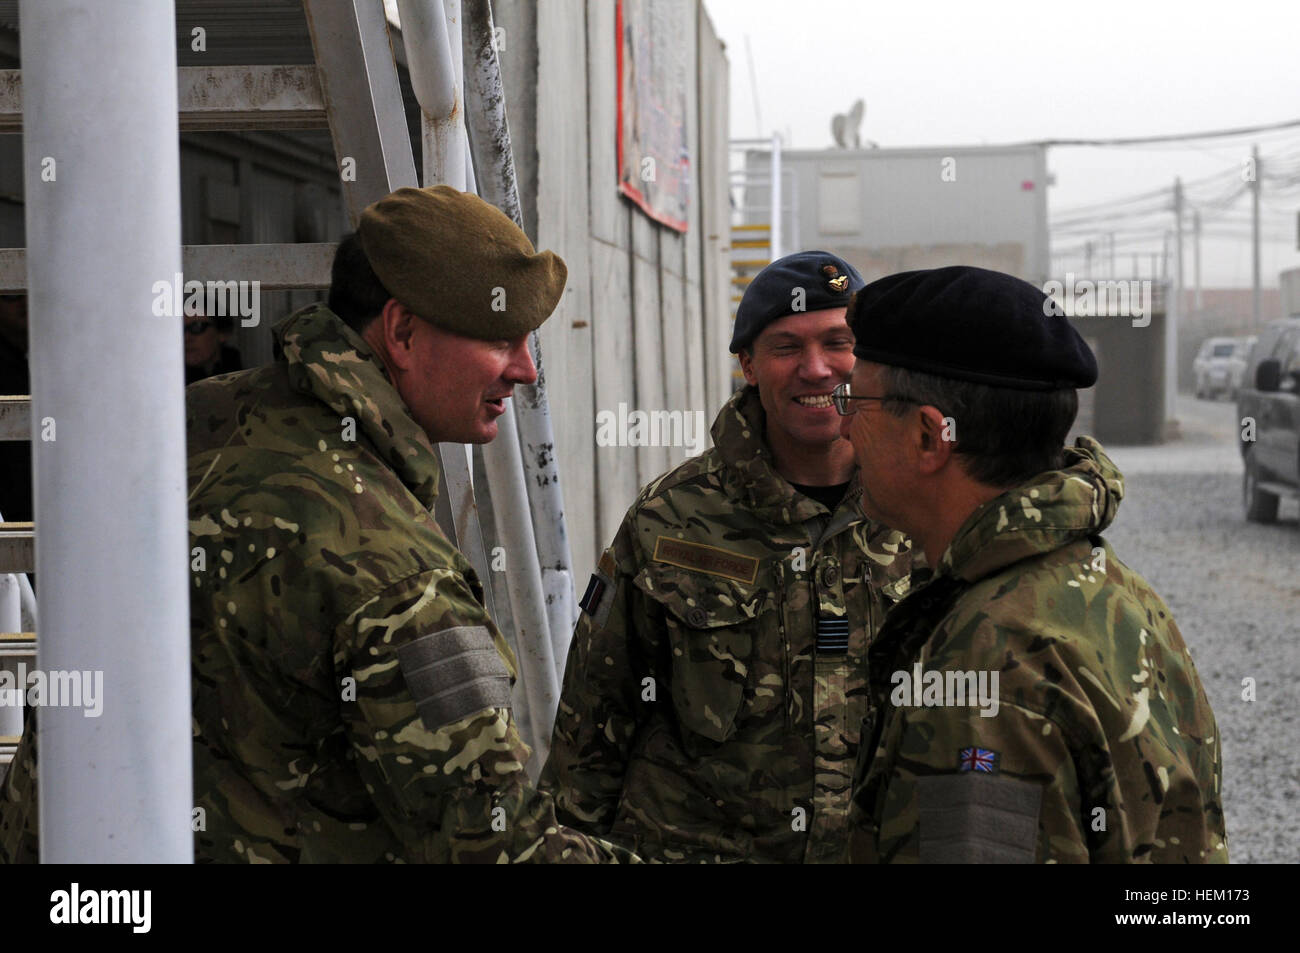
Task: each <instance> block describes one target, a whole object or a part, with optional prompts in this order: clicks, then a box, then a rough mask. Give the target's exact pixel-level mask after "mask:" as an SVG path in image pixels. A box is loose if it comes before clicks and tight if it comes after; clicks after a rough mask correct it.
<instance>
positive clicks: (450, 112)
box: [397, 0, 465, 192]
mask: <svg viewBox="0 0 1300 953" xmlns="http://www.w3.org/2000/svg"><path fill="white" fill-rule="evenodd" d="M453 7H454V10H453ZM397 11H398V16H400V17H401V21H402V44H403V45H404V46H405V47H406V63H407V69H408V70H409V71H410V75H411V89H412V90H413V91H414V92H415V98H416V99H417V100H418V101H419V103H420V111H421V112H422V113H423V118H422V122H421V128H422V131H423V143H424V185H425V186H430V185H450V186H452V187H453V188H456V189H460V190H461V191H462V192H463V191H465V110H464V99H463V97H462V96H461V91H460V90H461V87H460V83H459V81H458V76H457V73H456V64H457V62H458V61H459V59H460V27H459V23H460V0H447V7H446V8H445V9H444V7H443V5H442V3H440V2H438V0H397ZM453 14H454V19H455V22H456V23H457V24H458V26H457V28H456V31H455V33H454V35H453V34H450V33H449V31H448V29H447V25H448V20H450V19H452V18H453Z"/></svg>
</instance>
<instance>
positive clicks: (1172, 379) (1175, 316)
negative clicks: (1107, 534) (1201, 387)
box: [1165, 178, 1183, 434]
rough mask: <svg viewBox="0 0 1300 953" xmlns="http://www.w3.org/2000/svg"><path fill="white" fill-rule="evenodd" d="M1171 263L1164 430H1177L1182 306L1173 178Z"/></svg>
mask: <svg viewBox="0 0 1300 953" xmlns="http://www.w3.org/2000/svg"><path fill="white" fill-rule="evenodd" d="M1174 254H1175V255H1177V256H1178V260H1177V262H1176V263H1175V265H1174V287H1173V294H1171V295H1169V297H1168V298H1167V299H1166V302H1165V322H1166V327H1165V420H1166V421H1168V424H1167V425H1166V430H1167V431H1168V432H1169V433H1171V434H1172V433H1176V432H1177V431H1176V430H1175V429H1174V428H1175V427H1176V426H1177V424H1176V422H1175V417H1174V414H1175V413H1176V410H1175V407H1176V404H1177V400H1178V323H1179V320H1180V319H1181V317H1182V310H1183V180H1182V179H1181V178H1175V179H1174Z"/></svg>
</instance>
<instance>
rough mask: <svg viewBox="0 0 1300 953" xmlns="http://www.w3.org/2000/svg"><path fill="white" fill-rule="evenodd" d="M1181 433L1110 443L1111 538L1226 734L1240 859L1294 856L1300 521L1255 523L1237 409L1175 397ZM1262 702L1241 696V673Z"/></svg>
mask: <svg viewBox="0 0 1300 953" xmlns="http://www.w3.org/2000/svg"><path fill="white" fill-rule="evenodd" d="M1178 413H1179V419H1180V421H1181V423H1182V425H1183V439H1181V440H1180V441H1178V442H1177V443H1175V444H1169V445H1166V446H1164V447H1141V448H1136V447H1135V448H1124V447H1115V448H1107V451H1108V452H1109V453H1110V454H1111V456H1112V459H1114V460H1115V462H1116V464H1117V465H1118V466H1119V467H1120V469H1121V470H1122V471H1123V472H1124V474H1125V477H1126V484H1127V488H1126V495H1125V498H1124V502H1123V503H1122V504H1121V505H1120V509H1119V516H1118V518H1117V519H1116V522H1115V524H1114V525H1113V526H1112V527H1111V529H1110V530H1109V531H1108V532H1107V533H1106V536H1107V538H1108V539H1109V540H1110V542H1111V544H1112V545H1113V546H1114V547H1115V550H1116V552H1117V553H1118V554H1119V556H1120V558H1121V559H1123V560H1124V561H1125V562H1126V563H1128V564H1129V565H1130V566H1131V567H1133V568H1134V569H1135V570H1137V571H1138V572H1139V573H1141V574H1142V575H1143V576H1145V577H1146V578H1147V580H1148V581H1150V583H1151V584H1152V585H1153V586H1154V587H1155V589H1156V591H1157V592H1159V593H1160V595H1161V596H1162V597H1163V598H1164V600H1165V601H1166V602H1167V603H1169V606H1170V608H1171V609H1172V610H1173V614H1174V618H1175V619H1176V620H1177V621H1178V625H1179V628H1180V629H1181V630H1182V633H1183V638H1184V639H1185V640H1186V641H1187V645H1188V648H1189V650H1190V651H1191V653H1192V657H1193V659H1194V660H1195V662H1196V667H1197V670H1198V671H1199V672H1200V675H1201V681H1202V682H1203V683H1204V685H1205V690H1206V692H1207V694H1208V695H1209V697H1210V704H1211V705H1212V706H1213V708H1214V714H1215V717H1216V719H1217V720H1218V723H1219V732H1220V734H1221V736H1222V741H1223V804H1224V811H1225V813H1226V814H1227V823H1228V852H1229V856H1230V858H1231V860H1232V861H1233V862H1234V863H1295V862H1296V861H1297V860H1300V846H1298V845H1300V837H1297V834H1296V820H1297V815H1298V812H1300V796H1298V792H1300V744H1298V742H1300V730H1298V725H1297V722H1298V719H1300V714H1298V712H1300V688H1298V687H1297V682H1298V681H1300V525H1297V524H1298V520H1297V512H1296V511H1297V506H1296V504H1295V503H1294V502H1292V503H1290V504H1289V505H1287V504H1284V507H1283V510H1282V512H1281V516H1280V519H1279V522H1278V523H1277V524H1276V525H1272V526H1262V525H1257V524H1254V523H1247V522H1246V521H1245V518H1244V516H1243V514H1242V506H1241V476H1240V474H1241V464H1240V459H1239V455H1238V454H1237V450H1236V446H1235V444H1234V443H1233V440H1234V436H1235V434H1234V429H1233V428H1234V421H1233V413H1234V412H1233V408H1232V406H1231V405H1229V404H1226V403H1222V404H1216V403H1213V402H1210V401H1197V400H1193V399H1191V398H1187V399H1185V400H1182V401H1180V403H1179V407H1178ZM1247 677H1249V678H1253V679H1254V680H1255V692H1256V700H1255V701H1253V702H1248V701H1244V700H1243V699H1242V691H1243V688H1242V679H1244V678H1247Z"/></svg>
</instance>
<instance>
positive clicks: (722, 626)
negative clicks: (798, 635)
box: [637, 570, 782, 754]
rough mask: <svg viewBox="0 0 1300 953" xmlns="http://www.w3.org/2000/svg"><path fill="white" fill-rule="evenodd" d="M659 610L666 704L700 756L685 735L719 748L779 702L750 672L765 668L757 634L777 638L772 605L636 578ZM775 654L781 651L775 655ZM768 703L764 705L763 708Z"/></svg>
mask: <svg viewBox="0 0 1300 953" xmlns="http://www.w3.org/2000/svg"><path fill="white" fill-rule="evenodd" d="M637 585H638V586H639V587H640V588H642V590H643V591H645V592H646V594H647V595H649V596H650V597H651V598H652V599H654V601H655V602H656V603H657V604H658V605H659V607H660V608H662V610H663V619H664V629H665V635H666V641H667V643H668V651H669V654H670V656H671V660H672V703H673V708H674V710H675V711H676V714H677V720H678V722H679V724H680V725H681V727H682V728H683V729H685V731H684V732H683V741H684V742H685V743H686V745H687V747H688V748H691V749H694V750H693V753H695V754H699V753H702V752H701V751H700V750H699V748H700V746H699V744H698V743H697V742H696V739H693V738H689V737H686V732H689V733H691V734H693V735H697V736H700V737H702V738H704V739H708V740H709V741H711V742H715V743H720V742H724V741H729V740H731V739H732V738H733V737H734V736H735V734H736V730H737V724H738V722H740V721H742V720H743V719H744V718H745V717H748V716H749V715H752V714H754V713H755V712H756V711H757V710H760V709H763V708H766V707H776V706H778V705H779V703H780V698H781V694H782V693H781V691H780V685H775V686H773V685H770V684H762V683H763V682H768V681H769V680H768V679H764V678H762V677H761V673H759V672H756V666H757V667H759V668H764V667H765V666H764V665H763V660H762V658H761V656H762V654H763V652H764V651H765V650H767V651H770V649H771V647H768V646H765V644H764V643H765V642H766V641H775V639H772V640H765V639H764V638H763V633H764V632H765V631H767V630H769V629H770V630H772V631H773V632H775V631H776V630H777V628H778V627H777V623H776V620H775V618H774V613H773V608H774V600H773V599H772V597H771V595H770V594H769V593H767V592H764V591H762V590H757V589H755V588H753V587H746V586H740V585H733V584H731V583H729V582H727V581H726V580H721V579H716V578H714V577H709V576H700V575H698V574H694V573H689V572H679V571H675V570H674V571H672V572H657V573H655V574H654V575H653V576H650V575H648V574H643V575H642V576H641V577H639V578H638V579H637ZM778 651H779V648H778ZM769 701H770V702H771V705H770V706H769V705H768V704H767V703H768V702H769Z"/></svg>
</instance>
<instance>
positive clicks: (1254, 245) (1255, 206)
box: [1250, 145, 1259, 331]
mask: <svg viewBox="0 0 1300 953" xmlns="http://www.w3.org/2000/svg"><path fill="white" fill-rule="evenodd" d="M1250 159H1251V161H1250V172H1251V179H1250V261H1251V269H1250V270H1251V294H1250V329H1251V330H1252V331H1258V330H1259V146H1257V145H1256V146H1251V147H1250Z"/></svg>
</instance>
